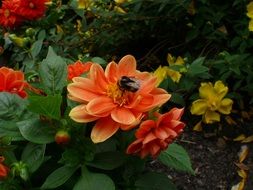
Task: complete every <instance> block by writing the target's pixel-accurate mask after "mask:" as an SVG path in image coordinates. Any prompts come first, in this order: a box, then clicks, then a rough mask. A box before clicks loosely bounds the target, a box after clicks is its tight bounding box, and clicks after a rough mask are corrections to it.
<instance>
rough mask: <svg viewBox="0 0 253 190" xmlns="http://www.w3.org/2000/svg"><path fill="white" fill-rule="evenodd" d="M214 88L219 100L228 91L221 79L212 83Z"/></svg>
mask: <svg viewBox="0 0 253 190" xmlns="http://www.w3.org/2000/svg"><path fill="white" fill-rule="evenodd" d="M214 90H215V92H216V93H217V95H218V97H219V99H220V100H221V99H222V98H224V96H225V95H226V94H227V92H228V87H227V86H225V85H224V84H223V82H222V81H220V80H219V81H216V82H215V84H214Z"/></svg>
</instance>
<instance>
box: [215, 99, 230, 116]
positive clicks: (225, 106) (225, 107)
mask: <svg viewBox="0 0 253 190" xmlns="http://www.w3.org/2000/svg"><path fill="white" fill-rule="evenodd" d="M232 105H233V100H231V99H229V98H224V99H223V100H222V101H221V104H220V106H219V108H218V111H219V112H220V113H223V114H230V113H231V110H232Z"/></svg>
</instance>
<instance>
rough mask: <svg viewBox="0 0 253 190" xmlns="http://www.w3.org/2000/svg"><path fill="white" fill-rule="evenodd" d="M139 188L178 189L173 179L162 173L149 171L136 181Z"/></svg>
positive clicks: (152, 189)
mask: <svg viewBox="0 0 253 190" xmlns="http://www.w3.org/2000/svg"><path fill="white" fill-rule="evenodd" d="M135 186H136V187H137V188H138V190H176V186H175V185H174V184H173V183H172V182H171V180H170V179H169V178H168V177H167V176H166V175H165V174H161V173H155V172H149V173H146V174H144V175H142V176H141V177H140V178H139V179H138V180H136V182H135Z"/></svg>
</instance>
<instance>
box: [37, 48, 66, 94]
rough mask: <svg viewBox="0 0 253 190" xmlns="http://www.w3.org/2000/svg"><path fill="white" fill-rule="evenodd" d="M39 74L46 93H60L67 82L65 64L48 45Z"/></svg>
mask: <svg viewBox="0 0 253 190" xmlns="http://www.w3.org/2000/svg"><path fill="white" fill-rule="evenodd" d="M39 74H40V78H41V82H42V85H43V87H44V90H45V92H46V93H47V94H49V95H54V94H61V92H62V89H63V87H64V86H66V82H67V65H66V63H65V61H64V59H62V58H61V57H60V56H57V55H56V54H55V52H54V50H53V48H52V47H49V50H48V54H47V57H46V59H44V60H43V61H42V63H41V64H40V67H39Z"/></svg>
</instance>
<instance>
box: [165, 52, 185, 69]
mask: <svg viewBox="0 0 253 190" xmlns="http://www.w3.org/2000/svg"><path fill="white" fill-rule="evenodd" d="M167 62H168V63H169V65H170V66H172V65H184V59H183V58H182V57H181V56H178V57H177V58H175V57H173V56H172V55H171V54H170V53H168V55H167Z"/></svg>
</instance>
